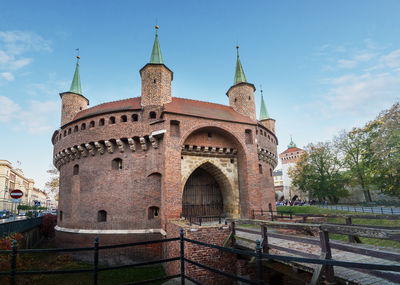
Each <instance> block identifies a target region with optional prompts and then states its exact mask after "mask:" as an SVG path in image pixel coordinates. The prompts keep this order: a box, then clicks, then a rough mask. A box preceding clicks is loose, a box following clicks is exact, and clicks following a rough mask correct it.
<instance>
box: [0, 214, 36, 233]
mask: <svg viewBox="0 0 400 285" xmlns="http://www.w3.org/2000/svg"><path fill="white" fill-rule="evenodd" d="M42 221H43V217H37V218H33V219H23V220H15V221H9V222H5V223H2V224H0V237H3V236H7V235H9V234H11V233H23V232H25V231H28V230H30V229H32V228H34V227H37V226H39V225H41V224H42Z"/></svg>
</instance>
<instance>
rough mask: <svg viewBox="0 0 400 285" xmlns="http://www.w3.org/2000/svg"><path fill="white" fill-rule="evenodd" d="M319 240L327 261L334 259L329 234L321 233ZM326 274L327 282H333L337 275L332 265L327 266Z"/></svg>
mask: <svg viewBox="0 0 400 285" xmlns="http://www.w3.org/2000/svg"><path fill="white" fill-rule="evenodd" d="M319 238H320V242H321V252H322V253H323V254H324V256H325V259H332V252H331V245H330V244H329V233H328V232H327V231H320V232H319ZM324 272H325V279H326V281H328V282H333V281H334V280H335V274H334V271H333V266H332V265H326V266H325V268H324Z"/></svg>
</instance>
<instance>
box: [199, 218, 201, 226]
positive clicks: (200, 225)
mask: <svg viewBox="0 0 400 285" xmlns="http://www.w3.org/2000/svg"><path fill="white" fill-rule="evenodd" d="M199 223H200V226H201V217H199Z"/></svg>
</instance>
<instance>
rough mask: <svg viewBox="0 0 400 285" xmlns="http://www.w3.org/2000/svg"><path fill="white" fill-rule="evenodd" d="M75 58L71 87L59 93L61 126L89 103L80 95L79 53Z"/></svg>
mask: <svg viewBox="0 0 400 285" xmlns="http://www.w3.org/2000/svg"><path fill="white" fill-rule="evenodd" d="M76 58H77V61H76V67H75V73H74V78H73V79H72V83H71V87H70V89H69V91H67V92H64V93H60V97H61V100H62V106H61V126H64V125H65V124H67V123H69V122H71V121H72V120H73V119H74V117H75V115H76V114H77V113H79V112H80V111H82V110H85V109H86V108H87V106H88V105H89V100H88V99H86V98H85V96H83V95H82V88H81V78H80V76H79V59H80V57H79V55H78V56H77V57H76Z"/></svg>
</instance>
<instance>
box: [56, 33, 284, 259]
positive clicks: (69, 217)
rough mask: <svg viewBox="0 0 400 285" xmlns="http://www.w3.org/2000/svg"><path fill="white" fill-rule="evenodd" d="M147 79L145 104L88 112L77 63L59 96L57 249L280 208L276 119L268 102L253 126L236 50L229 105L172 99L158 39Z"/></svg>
mask: <svg viewBox="0 0 400 285" xmlns="http://www.w3.org/2000/svg"><path fill="white" fill-rule="evenodd" d="M237 48H238V47H237ZM140 76H141V78H142V89H141V96H140V97H134V98H129V99H124V100H120V101H115V102H108V103H104V104H101V105H97V106H94V107H91V108H87V106H88V104H89V100H88V99H87V98H86V97H84V96H83V95H82V89H81V81H80V77H79V57H78V63H77V65H76V69H75V75H74V78H73V81H72V84H71V88H70V90H69V91H68V92H64V93H61V94H60V96H61V99H62V114H61V127H60V129H58V130H56V131H55V132H54V134H53V137H52V142H53V144H54V165H55V166H56V167H57V168H58V169H59V170H60V190H59V208H58V209H59V214H58V222H57V227H56V235H57V236H56V237H57V241H58V242H59V243H60V244H62V245H63V246H67V244H68V246H73V245H82V244H87V243H88V242H90V243H91V242H92V240H93V239H92V238H94V237H95V236H99V237H100V240H102V243H103V244H104V243H113V242H116V241H119V242H123V241H130V242H132V241H135V240H136V241H138V240H146V239H149V238H151V239H153V238H158V237H157V236H155V235H162V234H165V231H166V230H167V229H166V223H167V221H168V220H170V219H178V218H179V217H180V216H181V215H184V216H208V215H225V216H228V217H249V216H250V213H251V210H252V209H260V208H263V209H267V207H268V203H272V204H273V205H275V203H274V201H275V197H274V196H275V195H274V184H273V169H274V168H275V166H276V164H277V150H276V145H277V143H278V141H277V137H276V135H275V120H273V119H271V118H270V117H269V116H268V114H267V112H266V108H265V103H264V100H262V104H261V112H260V120H257V119H256V107H255V100H254V92H255V87H254V85H253V84H251V83H248V82H247V80H246V77H245V74H244V71H243V67H242V65H241V62H240V59H239V50H237V59H236V71H235V76H234V83H233V85H232V86H231V87H230V88H229V89H228V91H227V93H226V96H228V98H229V106H225V105H220V104H214V103H209V102H202V101H196V100H189V99H183V98H176V97H173V96H172V94H171V82H172V80H173V73H172V71H171V70H170V69H169V68H168V67H167V66H166V65H165V64H164V62H163V59H162V56H161V50H160V46H159V42H158V35H157V32H156V36H155V41H154V45H153V50H152V53H151V57H150V61H149V63H147V64H146V65H145V66H144V67H143V68H142V69H141V70H140ZM193 88H196V86H193ZM220 96H225V95H224V94H221V95H220ZM155 252H157V250H155ZM158 253H159V252H158Z"/></svg>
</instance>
